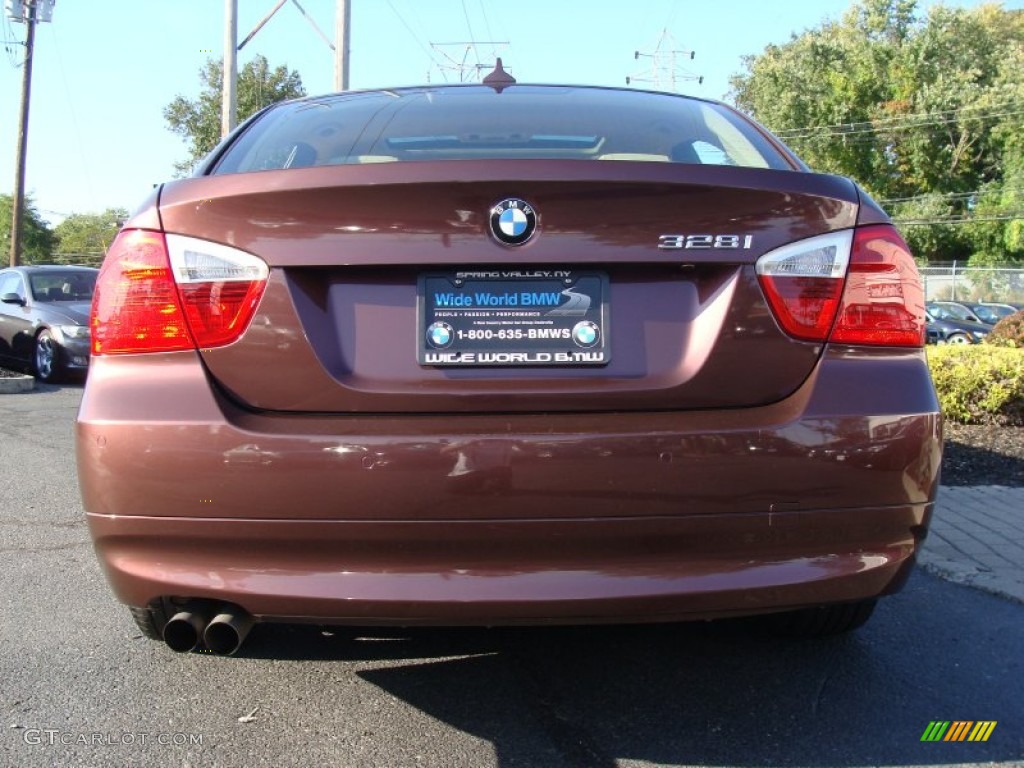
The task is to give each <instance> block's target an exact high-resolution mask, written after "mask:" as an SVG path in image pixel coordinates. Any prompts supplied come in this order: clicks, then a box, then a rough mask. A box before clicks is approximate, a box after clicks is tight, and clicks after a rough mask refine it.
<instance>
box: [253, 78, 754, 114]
mask: <svg viewBox="0 0 1024 768" xmlns="http://www.w3.org/2000/svg"><path fill="white" fill-rule="evenodd" d="M459 91H476V92H479V93H486V92H488V91H498V92H499V93H500V92H502V91H519V92H523V91H561V92H564V93H573V92H587V93H604V94H607V96H608V98H609V99H616V98H618V99H621V100H623V101H628V100H629V99H631V98H635V97H636V95H642V94H647V95H651V94H653V95H657V96H672V97H674V98H678V99H686V100H688V101H702V102H705V103H707V104H716V105H719V106H724V107H728V108H729V109H735V108H734V107H732V106H731V105H729V104H727V103H725V102H724V101H718V100H717V99H708V98H704V97H702V96H691V95H689V94H685V93H673V92H671V91H658V90H650V89H646V88H625V87H623V86H610V85H571V84H568V83H510V84H508V85H486V84H484V83H441V84H438V83H433V84H429V83H428V84H426V85H405V86H400V87H397V88H363V89H360V90H352V91H341V92H337V93H325V94H322V95H320V96H300V97H299V98H297V99H289V100H287V101H281V102H277V103H276V104H273V105H271V106H272V107H274V106H281V105H284V104H301V103H304V102H305V103H309V104H317V103H322V102H324V101H331V100H335V99H350V98H358V97H360V96H364V95H367V94H381V93H386V94H390V95H392V96H396V97H401V96H413V95H419V94H424V93H456V92H459ZM631 94H632V95H631Z"/></svg>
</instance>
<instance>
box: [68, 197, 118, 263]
mask: <svg viewBox="0 0 1024 768" xmlns="http://www.w3.org/2000/svg"><path fill="white" fill-rule="evenodd" d="M127 218H128V211H126V210H125V209H124V208H108V209H107V210H105V211H104V212H103V213H73V214H71V215H70V216H68V217H67V218H66V219H64V221H62V222H61V223H60V224H58V225H57V226H56V228H55V229H54V232H53V233H54V234H55V235H56V236H57V248H56V250H55V252H54V260H55V261H57V262H59V263H67V264H71V263H74V264H87V265H92V266H98V265H99V263H100V262H101V261H103V256H104V254H106V252H107V248H108V247H109V246H110V243H111V242H112V241H113V239H114V237H115V236H116V235H117V232H118V230H119V229H120V228H121V224H122V223H123V222H124V221H125V220H126V219H127Z"/></svg>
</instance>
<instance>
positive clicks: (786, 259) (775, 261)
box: [756, 229, 853, 341]
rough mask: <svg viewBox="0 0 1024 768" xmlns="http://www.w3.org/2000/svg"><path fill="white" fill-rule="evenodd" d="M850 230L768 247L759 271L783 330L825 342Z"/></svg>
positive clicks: (836, 301) (846, 259) (838, 294)
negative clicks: (770, 248)
mask: <svg viewBox="0 0 1024 768" xmlns="http://www.w3.org/2000/svg"><path fill="white" fill-rule="evenodd" d="M852 241H853V231H852V230H849V229H846V230H843V231H841V232H830V233H828V234H827V235H818V236H817V237H811V238H808V239H807V240H800V241H799V242H796V243H790V244H789V245H784V246H782V247H781V248H777V249H775V250H774V251H769V252H768V253H766V254H765V255H764V256H762V257H761V258H760V259H758V260H757V267H756V270H757V275H758V278H759V279H760V281H761V288H762V290H764V293H765V296H766V297H767V298H768V303H769V304H770V305H771V308H772V311H773V312H774V313H775V317H776V319H777V320H778V321H779V325H781V326H782V329H783V330H784V331H785V332H786V333H788V334H789V335H790V336H793V337H795V338H797V339H804V340H806V341H825V340H826V339H827V338H828V333H829V331H830V330H831V329H832V323H833V322H835V318H836V311H837V310H838V309H839V301H840V299H841V298H842V295H843V276H844V275H845V274H846V265H847V264H848V262H849V259H850V243H851V242H852Z"/></svg>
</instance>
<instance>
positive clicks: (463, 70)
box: [427, 40, 508, 83]
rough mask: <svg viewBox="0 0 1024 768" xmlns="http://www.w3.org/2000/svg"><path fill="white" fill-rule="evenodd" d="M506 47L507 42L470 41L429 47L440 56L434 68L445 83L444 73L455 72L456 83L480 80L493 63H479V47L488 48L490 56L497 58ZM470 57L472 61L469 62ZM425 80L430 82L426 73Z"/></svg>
mask: <svg viewBox="0 0 1024 768" xmlns="http://www.w3.org/2000/svg"><path fill="white" fill-rule="evenodd" d="M507 45H508V41H507V40H505V41H499V40H470V41H467V42H456V43H431V44H430V47H431V48H432V49H433V50H435V51H437V53H438V54H440V60H438V61H435V66H437V68H438V69H439V70H441V76H442V77H443V78H444V79H445V81H446V82H447V80H448V76H447V75H446V74H445V72H457V73H458V76H459V80H458V82H460V83H467V82H475V81H478V80H480V78H481V77H483V75H484V74H485V73H487V72H490V71H491V70H492V69H494V62H493V61H492V62H491V63H490V64H484V63H483V62H481V60H480V53H479V51H478V48H479V47H480V46H490V49H491V54H492V56H493V57H497V55H498V51H499V49H500V48H503V47H505V46H507ZM460 52H461V56H460ZM471 55H472V61H471V60H470V57H471ZM427 80H428V81H429V80H430V74H429V73H427Z"/></svg>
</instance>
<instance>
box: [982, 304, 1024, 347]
mask: <svg viewBox="0 0 1024 768" xmlns="http://www.w3.org/2000/svg"><path fill="white" fill-rule="evenodd" d="M985 342H986V343H987V344H995V345H996V346H998V347H1016V348H1017V349H1024V311H1021V312H1015V313H1014V314H1012V315H1007V316H1006V317H1004V318H1003V319H1002V320H1000V321H999V322H998V323H996V325H995V327H994V328H993V329H992V331H991V332H990V333H989V335H988V336H987V337H986V339H985Z"/></svg>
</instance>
